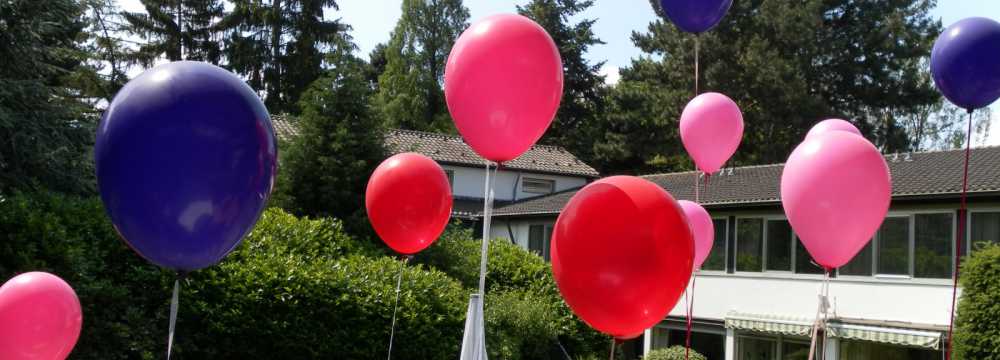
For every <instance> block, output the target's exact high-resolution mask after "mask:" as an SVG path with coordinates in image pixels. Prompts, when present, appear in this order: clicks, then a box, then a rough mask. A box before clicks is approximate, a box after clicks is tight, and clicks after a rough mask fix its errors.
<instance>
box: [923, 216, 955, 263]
mask: <svg viewBox="0 0 1000 360" xmlns="http://www.w3.org/2000/svg"><path fill="white" fill-rule="evenodd" d="M952 217H953V216H952V214H951V213H938V214H916V215H914V216H913V222H914V227H915V231H914V239H913V242H914V262H913V276H914V277H919V278H937V279H942V278H950V277H951V265H952V263H951V258H952V238H954V236H953V235H952V232H951V224H952Z"/></svg>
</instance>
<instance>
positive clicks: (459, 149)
mask: <svg viewBox="0 0 1000 360" xmlns="http://www.w3.org/2000/svg"><path fill="white" fill-rule="evenodd" d="M271 122H272V123H273V124H274V129H275V133H276V135H277V136H278V138H279V139H283V140H287V139H290V138H292V137H294V136H297V135H298V128H297V127H296V124H295V123H294V121H292V120H291V119H290V118H289V117H288V116H287V115H273V116H272V117H271ZM385 143H386V148H387V149H388V150H389V152H390V153H392V154H397V153H401V152H417V153H420V154H423V155H425V156H427V157H429V158H431V159H434V160H435V161H437V162H438V164H440V165H441V167H442V168H444V171H445V173H446V174H447V175H448V180H449V182H451V190H452V195H453V196H454V206H453V209H452V217H454V218H459V219H466V220H478V216H479V214H481V213H482V211H483V198H484V196H483V195H484V187H485V182H486V178H485V173H486V160H484V159H483V158H481V157H479V155H477V154H476V153H475V151H473V150H472V148H470V147H469V145H467V144H466V143H465V142H464V141H462V138H461V137H459V136H457V135H450V134H439V133H430V132H424V131H413V130H399V129H393V130H389V131H388V132H387V133H386V134H385ZM496 176H497V179H496V185H495V187H494V188H495V189H494V198H495V200H494V205H495V206H501V205H504V204H507V203H511V202H515V201H519V200H524V199H528V198H532V197H537V196H543V195H548V194H552V193H556V192H560V191H565V190H567V189H577V188H580V187H582V186H583V185H586V184H587V183H588V182H590V181H592V180H595V179H597V177H598V176H599V174H598V173H597V170H594V168H593V167H590V166H589V165H587V164H585V163H583V162H582V161H580V159H577V158H576V156H573V154H571V153H569V152H568V151H566V149H563V148H562V147H558V146H549V145H535V146H533V147H531V149H529V150H528V151H527V152H525V153H524V154H523V155H521V156H520V157H518V158H517V159H515V160H512V161H510V162H507V163H505V164H504V166H503V168H502V169H500V170H499V171H497V175H496Z"/></svg>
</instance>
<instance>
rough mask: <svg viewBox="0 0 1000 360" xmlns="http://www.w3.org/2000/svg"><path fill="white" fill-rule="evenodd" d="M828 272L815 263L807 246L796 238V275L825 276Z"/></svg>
mask: <svg viewBox="0 0 1000 360" xmlns="http://www.w3.org/2000/svg"><path fill="white" fill-rule="evenodd" d="M824 272H826V270H824V269H823V267H821V266H819V265H817V264H816V263H815V262H813V258H812V255H809V251H808V250H806V247H805V245H802V241H801V240H799V238H798V237H796V238H795V273H796V274H823V273H824Z"/></svg>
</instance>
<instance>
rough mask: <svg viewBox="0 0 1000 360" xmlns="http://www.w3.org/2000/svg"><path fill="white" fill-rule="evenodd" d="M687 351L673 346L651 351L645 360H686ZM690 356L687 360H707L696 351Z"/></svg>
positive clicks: (678, 346)
mask: <svg viewBox="0 0 1000 360" xmlns="http://www.w3.org/2000/svg"><path fill="white" fill-rule="evenodd" d="M686 351H687V350H686V349H685V348H684V347H683V346H680V345H675V346H671V347H669V348H663V349H656V350H653V351H650V352H649V354H646V356H645V357H643V358H642V359H643V360H684V359H685V357H684V354H685V352H686ZM689 355H690V356H689V357H687V359H690V360H706V359H705V355H702V354H699V353H698V352H697V351H694V349H691V353H690V354H689Z"/></svg>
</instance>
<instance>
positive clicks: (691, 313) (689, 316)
mask: <svg viewBox="0 0 1000 360" xmlns="http://www.w3.org/2000/svg"><path fill="white" fill-rule="evenodd" d="M697 281H698V274H694V276H692V277H691V300H690V301H688V302H687V305H688V307H687V338H686V339H685V342H684V359H685V360H689V358H688V357H689V356H690V355H691V320H692V318H693V317H694V285H695V283H696V282H697ZM684 296H685V297H687V293H685V294H684Z"/></svg>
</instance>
